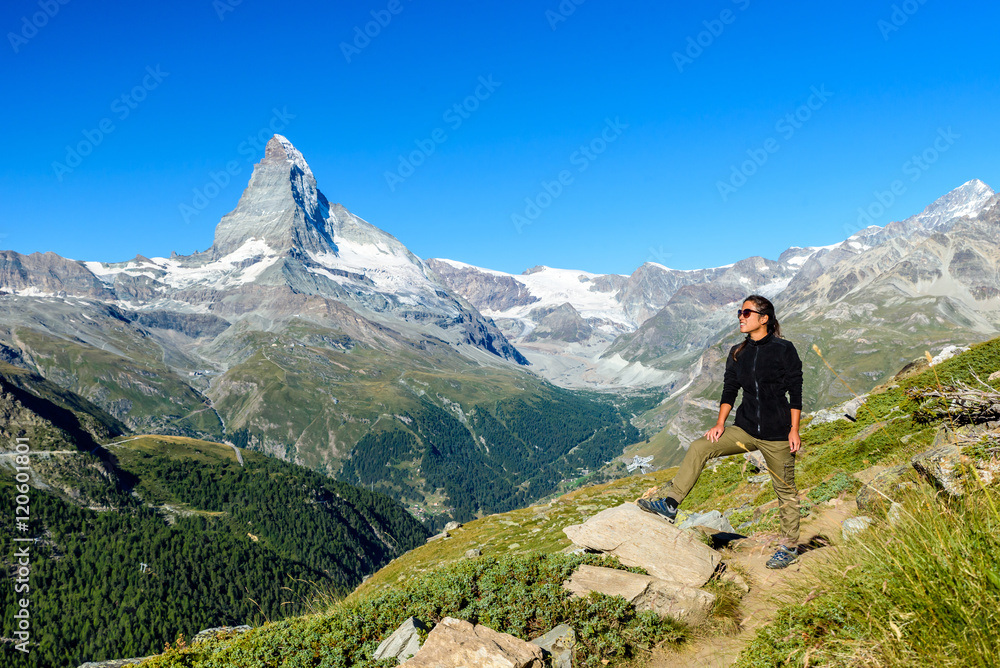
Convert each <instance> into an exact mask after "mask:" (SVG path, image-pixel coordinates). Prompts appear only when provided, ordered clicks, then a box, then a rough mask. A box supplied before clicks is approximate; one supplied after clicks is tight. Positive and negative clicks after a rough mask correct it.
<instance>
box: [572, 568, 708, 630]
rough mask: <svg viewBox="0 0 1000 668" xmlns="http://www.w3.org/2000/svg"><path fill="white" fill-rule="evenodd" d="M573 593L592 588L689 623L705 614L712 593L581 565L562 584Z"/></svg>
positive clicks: (637, 575)
mask: <svg viewBox="0 0 1000 668" xmlns="http://www.w3.org/2000/svg"><path fill="white" fill-rule="evenodd" d="M563 587H565V588H566V589H567V590H568V591H570V592H572V593H573V594H574V595H575V596H586V595H587V594H589V593H590V592H592V591H596V592H599V593H601V594H607V595H608V596H621V597H622V598H624V599H625V600H626V601H628V602H629V603H631V604H632V605H634V606H635V609H636V610H639V611H642V610H651V611H653V612H655V613H656V614H658V615H660V616H661V617H673V618H675V619H679V620H681V621H683V622H685V623H687V624H690V625H692V626H694V625H697V624H699V623H700V622H702V621H704V619H705V617H707V616H708V612H709V610H711V609H712V604H713V603H714V602H715V596H714V595H712V594H711V593H709V592H707V591H704V590H701V589H696V588H695V587H687V586H685V585H679V584H676V583H673V582H666V581H664V580H660V579H659V578H654V577H652V576H649V575H640V574H639V573H629V572H628V571H620V570H617V569H614V568H603V567H601V566H588V565H587V564H582V565H581V566H580V567H579V568H577V569H576V571H575V572H574V573H573V575H572V576H570V579H569V580H567V581H566V582H564V583H563Z"/></svg>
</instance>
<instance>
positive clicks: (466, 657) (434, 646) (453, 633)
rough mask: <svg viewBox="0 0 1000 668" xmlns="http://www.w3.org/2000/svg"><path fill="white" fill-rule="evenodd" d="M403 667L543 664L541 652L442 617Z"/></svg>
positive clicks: (525, 667) (532, 667) (524, 667)
mask: <svg viewBox="0 0 1000 668" xmlns="http://www.w3.org/2000/svg"><path fill="white" fill-rule="evenodd" d="M400 665H401V666H406V668H473V666H475V668H544V666H545V653H544V652H543V651H542V648H541V647H539V646H538V645H533V644H531V643H530V642H525V641H523V640H521V639H519V638H515V637H514V636H512V635H508V634H506V633H498V632H497V631H494V630H493V629H490V628H487V627H485V626H482V625H481V624H480V625H476V626H473V625H472V624H470V623H469V622H466V621H462V620H461V619H455V618H453V617H445V618H444V619H442V620H441V621H440V622H439V623H438V625H437V626H435V627H434V630H433V631H431V632H430V635H428V636H427V640H426V641H425V642H424V646H423V647H421V648H420V651H419V652H417V655H416V656H414V657H413V658H412V659H410V660H409V661H407V662H406V663H403V664H400Z"/></svg>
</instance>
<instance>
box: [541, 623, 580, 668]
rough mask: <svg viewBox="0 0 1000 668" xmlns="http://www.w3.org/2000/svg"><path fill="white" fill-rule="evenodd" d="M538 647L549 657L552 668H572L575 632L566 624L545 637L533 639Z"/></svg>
mask: <svg viewBox="0 0 1000 668" xmlns="http://www.w3.org/2000/svg"><path fill="white" fill-rule="evenodd" d="M531 644H533V645H538V646H539V647H541V648H542V649H543V650H544V651H545V652H547V654H546V657H547V658H548V657H551V659H550V660H551V663H552V668H573V650H574V649H575V648H576V631H574V630H573V629H572V628H570V627H569V625H567V624H560V625H559V626H557V627H555V628H554V629H552V630H551V631H549V632H548V633H546V634H545V635H543V636H541V637H539V638H535V639H534V640H532V641H531Z"/></svg>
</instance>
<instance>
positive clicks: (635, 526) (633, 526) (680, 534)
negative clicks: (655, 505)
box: [563, 503, 721, 588]
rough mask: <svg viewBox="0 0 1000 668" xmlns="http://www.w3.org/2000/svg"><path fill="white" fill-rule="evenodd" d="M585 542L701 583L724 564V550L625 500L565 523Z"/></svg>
mask: <svg viewBox="0 0 1000 668" xmlns="http://www.w3.org/2000/svg"><path fill="white" fill-rule="evenodd" d="M563 532H564V533H565V534H566V535H567V536H569V539H570V540H571V541H573V542H574V543H575V544H577V545H579V546H580V547H585V548H588V549H591V550H598V551H600V552H606V553H608V554H612V555H614V556H616V557H618V560H619V561H621V562H622V563H623V564H625V565H626V566H638V567H639V568H642V569H644V570H645V571H646V572H647V573H649V574H650V575H652V576H653V577H655V578H658V579H660V580H665V581H667V582H673V583H675V584H681V585H685V586H688V587H694V588H698V587H700V586H702V585H703V584H705V583H706V582H708V579H709V578H710V577H712V573H714V572H715V567H716V566H718V565H719V562H720V561H721V557H720V556H719V553H718V552H716V551H715V550H713V549H712V548H710V547H708V546H707V545H705V544H704V543H701V542H699V541H698V539H696V538H695V537H694V536H692V535H691V534H690V533H688V532H686V531H681V530H680V529H678V528H677V527H675V526H674V525H672V524H670V522H668V521H667V520H665V519H663V518H661V517H659V516H657V515H654V514H652V513H647V512H645V511H643V510H642V509H640V508H639V507H638V506H637V505H635V504H633V503H624V504H622V505H620V506H617V507H615V508H608V509H607V510H602V511H601V512H599V513H597V514H596V515H594V516H593V517H591V518H590V519H589V520H587V521H586V522H584V523H583V524H574V525H573V526H568V527H566V528H565V529H563Z"/></svg>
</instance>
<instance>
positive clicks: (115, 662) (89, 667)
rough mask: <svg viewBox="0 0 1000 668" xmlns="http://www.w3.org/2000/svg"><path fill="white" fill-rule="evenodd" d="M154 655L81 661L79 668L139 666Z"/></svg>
mask: <svg viewBox="0 0 1000 668" xmlns="http://www.w3.org/2000/svg"><path fill="white" fill-rule="evenodd" d="M152 658H153V657H152V656H144V657H141V658H136V659H111V660H110V661H88V662H87V663H81V664H80V666H79V668H126V667H127V666H137V665H139V664H140V663H142V662H143V661H145V660H146V659H152Z"/></svg>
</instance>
